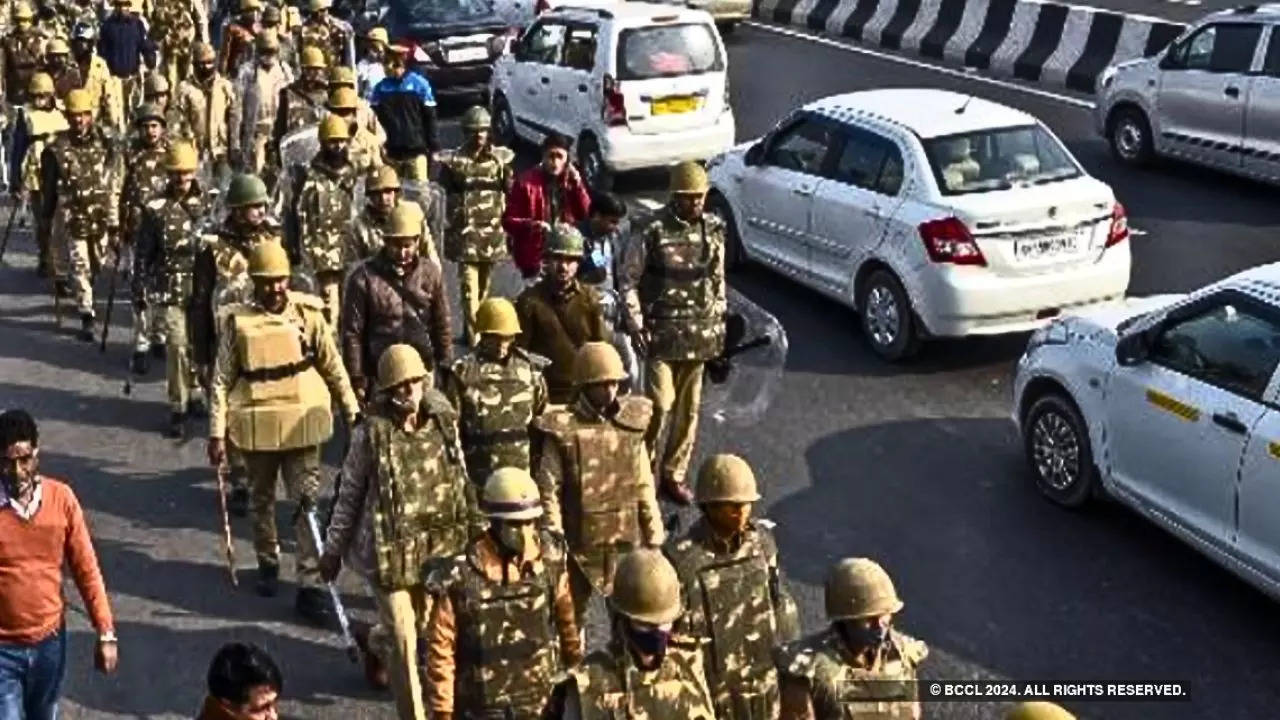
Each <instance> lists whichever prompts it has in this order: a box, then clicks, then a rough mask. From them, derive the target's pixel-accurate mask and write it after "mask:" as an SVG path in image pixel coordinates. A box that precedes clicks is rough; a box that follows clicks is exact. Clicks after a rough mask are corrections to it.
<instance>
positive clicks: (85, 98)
mask: <svg viewBox="0 0 1280 720" xmlns="http://www.w3.org/2000/svg"><path fill="white" fill-rule="evenodd" d="M63 107H64V108H65V109H66V113H67V114H68V115H80V114H84V113H91V112H93V96H92V95H90V94H89V91H88V90H85V89H84V88H76V89H75V90H72V91H71V92H69V93H67V97H66V98H65V99H64V100H63Z"/></svg>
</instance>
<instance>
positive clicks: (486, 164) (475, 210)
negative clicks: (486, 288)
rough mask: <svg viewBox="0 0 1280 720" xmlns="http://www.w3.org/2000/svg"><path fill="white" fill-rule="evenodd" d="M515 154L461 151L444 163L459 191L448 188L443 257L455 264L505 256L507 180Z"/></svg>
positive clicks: (495, 149) (498, 150)
mask: <svg viewBox="0 0 1280 720" xmlns="http://www.w3.org/2000/svg"><path fill="white" fill-rule="evenodd" d="M514 159H515V153H513V152H512V151H511V150H508V149H507V148H504V147H492V148H489V150H488V151H486V152H485V153H483V154H477V155H468V154H466V153H465V152H463V151H462V150H459V151H457V152H455V153H452V154H450V155H448V156H447V157H446V158H445V159H444V162H445V164H446V165H447V166H448V167H449V169H450V171H451V174H452V175H453V177H454V178H456V182H459V183H460V184H461V186H462V187H461V188H457V187H451V188H449V196H448V203H447V207H448V212H449V216H450V217H449V230H448V232H447V233H446V234H445V244H444V255H445V258H446V259H448V260H453V261H455V262H458V261H461V262H494V261H496V260H501V259H502V258H505V257H506V256H507V234H506V232H505V231H504V230H503V229H502V213H503V211H504V210H505V209H506V203H507V200H506V197H507V180H508V178H509V177H510V175H511V162H512V161H513V160H514Z"/></svg>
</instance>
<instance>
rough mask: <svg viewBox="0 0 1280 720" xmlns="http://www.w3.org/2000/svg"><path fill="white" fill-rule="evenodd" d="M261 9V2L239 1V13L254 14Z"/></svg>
mask: <svg viewBox="0 0 1280 720" xmlns="http://www.w3.org/2000/svg"><path fill="white" fill-rule="evenodd" d="M261 9H262V2H261V0H240V12H242V13H247V12H254V11H257V10H261Z"/></svg>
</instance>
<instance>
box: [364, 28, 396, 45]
mask: <svg viewBox="0 0 1280 720" xmlns="http://www.w3.org/2000/svg"><path fill="white" fill-rule="evenodd" d="M365 39H367V40H369V41H370V42H379V43H382V44H383V45H386V44H388V43H390V42H391V38H390V36H388V35H387V29H386V28H380V27H375V28H369V32H368V33H365Z"/></svg>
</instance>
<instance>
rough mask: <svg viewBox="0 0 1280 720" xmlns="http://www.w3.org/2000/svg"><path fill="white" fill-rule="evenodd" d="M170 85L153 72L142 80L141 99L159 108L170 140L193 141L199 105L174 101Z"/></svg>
mask: <svg viewBox="0 0 1280 720" xmlns="http://www.w3.org/2000/svg"><path fill="white" fill-rule="evenodd" d="M172 87H173V86H171V85H170V84H169V81H168V80H166V79H165V77H164V75H162V74H160V73H159V72H153V73H151V74H149V75H147V77H146V79H145V80H143V82H142V90H143V101H144V102H146V103H151V104H153V105H155V106H156V107H158V108H160V112H161V113H162V114H163V116H164V121H165V123H166V124H167V126H168V130H167V133H166V134H167V135H168V136H169V139H170V140H186V141H188V142H194V141H195V139H196V130H197V129H198V128H199V126H200V114H201V113H200V106H199V105H198V104H197V103H192V102H190V101H189V99H188V102H186V103H178V102H174V101H173V100H174V98H173V93H172V92H171V90H172Z"/></svg>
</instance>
